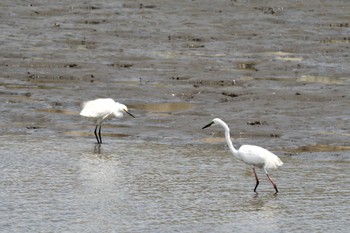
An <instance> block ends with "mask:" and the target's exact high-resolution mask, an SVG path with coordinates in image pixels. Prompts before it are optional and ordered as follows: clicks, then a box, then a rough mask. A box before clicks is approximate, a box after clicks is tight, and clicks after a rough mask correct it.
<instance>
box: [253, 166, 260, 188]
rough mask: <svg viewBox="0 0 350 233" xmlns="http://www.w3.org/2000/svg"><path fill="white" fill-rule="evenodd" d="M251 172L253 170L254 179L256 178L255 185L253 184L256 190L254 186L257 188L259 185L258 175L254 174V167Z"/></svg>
mask: <svg viewBox="0 0 350 233" xmlns="http://www.w3.org/2000/svg"><path fill="white" fill-rule="evenodd" d="M253 172H254V175H255V179H256V185H255V188H254V192H256V188H257V187H258V185H259V178H258V176H257V175H256V171H255V167H253Z"/></svg>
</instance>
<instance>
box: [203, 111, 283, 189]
mask: <svg viewBox="0 0 350 233" xmlns="http://www.w3.org/2000/svg"><path fill="white" fill-rule="evenodd" d="M211 125H221V126H222V127H223V128H224V129H225V138H226V142H227V145H228V147H229V148H230V151H231V152H232V154H233V155H234V156H235V157H236V158H237V159H239V160H241V161H243V162H244V163H246V164H248V165H252V166H253V172H254V176H255V179H256V185H255V188H254V192H256V188H257V187H258V185H259V178H258V176H257V174H256V171H255V168H256V167H258V168H263V170H264V171H265V174H266V175H267V178H268V179H269V181H270V182H271V184H272V186H273V188H274V189H275V190H276V193H278V189H277V185H276V183H275V182H274V181H273V180H272V179H271V177H270V176H269V173H268V171H267V170H268V169H276V168H277V167H279V166H281V165H282V164H283V162H282V161H281V160H280V158H278V157H277V155H275V154H273V153H272V152H270V151H268V150H266V149H264V148H262V147H260V146H254V145H242V146H241V147H240V148H239V149H238V150H236V149H235V148H234V146H233V144H232V141H231V136H230V128H229V127H228V126H227V124H226V123H225V122H224V121H223V120H221V119H219V118H215V119H213V121H212V122H210V123H209V124H207V125H205V126H204V127H203V128H202V129H205V128H207V127H209V126H211Z"/></svg>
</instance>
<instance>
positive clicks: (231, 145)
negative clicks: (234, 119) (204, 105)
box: [221, 122, 240, 159]
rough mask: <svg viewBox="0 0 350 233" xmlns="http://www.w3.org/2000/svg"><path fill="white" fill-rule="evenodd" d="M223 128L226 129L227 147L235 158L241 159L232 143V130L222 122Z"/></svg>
mask: <svg viewBox="0 0 350 233" xmlns="http://www.w3.org/2000/svg"><path fill="white" fill-rule="evenodd" d="M221 126H222V127H223V128H224V129H225V138H226V142H227V145H228V147H229V148H230V151H231V152H232V154H233V155H234V156H235V157H237V158H238V159H240V157H239V156H238V151H237V150H236V149H235V148H234V146H233V144H232V141H231V135H230V128H229V127H228V126H227V125H226V123H224V122H221Z"/></svg>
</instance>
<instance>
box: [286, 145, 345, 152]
mask: <svg viewBox="0 0 350 233" xmlns="http://www.w3.org/2000/svg"><path fill="white" fill-rule="evenodd" d="M284 150H285V151H286V152H290V153H303V152H336V151H349V150H350V146H332V145H322V144H318V145H307V146H301V147H298V148H287V149H284Z"/></svg>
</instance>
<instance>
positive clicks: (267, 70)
mask: <svg viewBox="0 0 350 233" xmlns="http://www.w3.org/2000/svg"><path fill="white" fill-rule="evenodd" d="M349 12H350V4H349V3H348V1H342V0H337V1H318V0H312V1H307V2H303V1H243V0H242V1H240V0H231V1H230V0H227V1H215V2H213V1H207V0H205V1H109V0H106V1H98V2H90V1H79V0H76V1H62V2H54V1H49V2H48V1H34V2H28V1H7V0H5V1H2V2H1V3H0V18H1V23H0V26H1V33H0V54H1V56H0V109H1V117H0V137H1V139H2V140H1V141H2V142H1V144H2V148H3V149H4V151H5V152H4V153H5V154H6V155H13V154H16V153H19V154H24V152H23V151H21V152H18V151H17V149H18V147H26V145H28V144H31V145H32V146H33V145H37V147H38V148H40V144H41V142H43V141H44V142H45V143H44V144H45V145H46V147H45V148H44V149H42V151H41V152H40V149H38V150H39V152H38V151H37V150H35V149H33V151H32V152H30V153H29V152H28V153H29V154H30V155H34V154H36V153H39V154H40V153H46V154H50V153H51V152H52V151H51V150H50V145H51V144H52V145H55V146H53V148H55V149H53V150H55V152H57V151H58V150H60V149H59V148H60V147H59V146H57V145H61V146H62V147H64V148H65V150H67V149H69V148H71V149H72V151H74V152H77V146H78V147H79V146H83V145H85V144H87V145H91V147H93V145H94V143H95V138H94V135H93V129H94V125H93V123H92V122H90V121H88V120H87V119H83V118H81V117H80V116H79V112H80V110H81V103H82V102H83V101H86V100H91V99H95V98H104V97H108V98H113V99H115V100H116V101H119V102H121V103H123V104H125V105H127V106H128V108H129V110H130V112H131V113H133V114H134V115H135V116H136V118H135V119H134V118H131V117H129V116H127V115H126V116H124V118H123V119H121V120H116V119H114V120H112V121H109V122H106V124H105V125H104V126H103V139H104V142H106V144H105V145H102V146H103V148H102V152H107V154H111V153H112V152H111V151H110V150H112V149H116V150H117V148H118V145H114V144H118V143H119V144H121V145H122V147H123V148H129V150H130V148H132V147H133V146H132V145H133V144H134V143H136V144H137V143H138V145H140V144H150V145H153V144H155V145H158V144H159V145H163V146H164V145H167V146H168V147H170V148H173V147H176V146H178V147H179V148H183V149H182V150H186V149H184V148H187V147H189V146H191V145H192V146H194V147H196V148H198V150H197V149H196V150H193V149H191V150H190V151H191V153H193V154H194V155H197V153H198V154H201V153H202V152H203V151H204V150H210V151H212V153H215V152H216V151H218V150H222V151H224V152H226V153H227V154H228V152H227V151H225V150H226V148H225V146H224V144H225V142H224V138H223V132H222V129H221V128H210V129H206V130H202V129H201V128H202V127H203V126H204V125H205V124H207V123H209V122H210V121H211V120H212V119H213V118H215V117H219V118H221V119H223V120H224V121H226V122H227V124H228V125H229V126H230V128H231V130H232V135H231V136H232V138H234V140H235V141H234V144H235V145H240V144H257V145H260V146H263V147H265V148H268V149H270V150H271V151H273V152H275V153H277V154H279V155H280V156H281V158H282V160H283V161H285V160H287V161H289V162H290V163H293V161H294V160H293V158H294V157H293V156H297V155H301V156H306V157H307V156H314V155H316V156H319V154H321V155H322V156H326V158H327V156H330V157H333V156H335V157H337V156H340V157H341V158H345V159H344V161H345V162H344V161H343V162H344V163H348V160H346V158H347V156H348V154H349V150H350V149H349V146H350V145H349V138H350V128H349V125H350V108H349V104H350V94H349V93H350V92H349V87H350V79H349V75H350V68H349V67H350V66H349V47H350V43H349V41H350V36H349V33H350V28H349V23H350V22H349V21H350V19H349ZM12 141H14V142H16V143H14V145H15V146H16V147H17V148H16V149H15V150H13V151H12V150H11V149H10V147H7V146H5V145H6V144H7V143H8V142H12ZM20 142H22V144H21V143H20ZM50 142H52V143H50ZM57 142H60V143H59V144H57ZM65 142H66V146H65V145H64V144H65ZM73 142H76V145H75V144H74V143H73ZM126 145H129V146H126ZM163 146H162V147H161V148H163ZM34 147H35V146H34ZM83 148H85V147H84V146H83ZM131 150H132V149H131ZM163 150H165V151H167V150H166V149H164V148H163ZM202 150H203V151H202ZM84 151H85V152H86V149H84ZM137 151H138V152H140V151H142V149H140V148H138V149H137ZM149 151H150V150H148V152H147V153H150V152H149ZM152 151H153V153H155V154H157V153H160V154H162V153H163V152H161V151H159V150H157V147H156V148H155V149H154V150H153V149H152ZM55 152H53V154H55ZM85 152H84V153H85ZM95 152H96V151H95ZM98 152H101V151H100V150H98ZM65 153H68V152H67V151H66V152H65ZM77 153H78V154H79V152H77ZM130 153H131V154H133V151H130ZM171 153H172V154H175V152H173V151H172V152H171ZM183 153H185V152H183ZM186 153H189V152H186ZM186 153H185V154H186ZM80 155H81V154H80ZM81 156H86V154H83V155H81ZM110 156H111V157H113V155H110ZM3 158H5V157H3ZM303 158H305V157H303ZM156 159H159V158H156ZM54 160H55V159H54V158H52V161H54ZM321 160H322V159H321ZM184 161H186V159H184ZM197 162H198V161H197ZM294 162H296V161H294ZM14 163H15V162H14ZM286 164H288V163H286ZM12 165H13V164H12ZM299 165H300V164H299ZM4 166H5V165H4ZM9 166H10V167H11V164H10V165H9ZM180 169H181V168H180ZM318 169H319V168H315V170H318ZM10 170H11V169H10ZM283 174H284V175H287V174H286V172H285V173H283ZM208 175H209V174H208ZM236 175H237V174H236ZM280 176H282V175H281V174H280ZM287 176H288V175H287ZM245 179H247V177H245ZM248 179H249V178H248ZM296 198H297V197H296ZM179 201H180V200H179ZM140 205H141V204H140ZM223 205H226V204H225V203H223ZM285 214H287V213H285ZM214 217H215V215H214ZM190 219H191V217H190ZM126 221H129V219H126ZM151 222H152V221H151V220H150V221H149V222H146V223H145V225H148V224H151ZM159 224H160V225H161V223H159ZM310 224H317V222H312V223H310ZM192 227H193V228H191V229H192V230H194V231H196V230H199V231H200V230H203V228H201V227H195V226H192ZM230 227H231V225H230V224H228V225H227V228H230ZM10 229H11V228H10ZM12 229H16V228H12ZM120 229H123V228H120ZM161 229H162V230H165V231H166V230H167V229H166V228H161ZM169 229H170V231H171V230H174V229H171V228H169ZM169 229H168V230H169ZM175 229H180V230H181V228H175ZM209 229H212V230H213V228H209ZM214 229H216V228H214ZM223 229H226V228H225V227H224V228H222V230H223ZM241 229H243V230H245V231H246V230H248V231H249V229H247V228H241ZM277 229H281V228H277ZM291 229H292V228H290V229H289V230H291ZM17 230H18V229H17ZM45 230H48V229H45ZM124 230H126V231H132V227H131V226H130V228H125V229H124ZM138 230H140V229H138ZM182 230H183V229H182ZM204 230H205V229H204ZM216 230H218V229H216ZM274 230H276V228H273V229H272V230H271V229H268V230H267V232H274ZM284 230H286V229H284ZM293 230H298V229H293ZM299 230H300V229H299ZM314 230H315V229H314ZM286 231H288V229H287V230H286ZM340 231H341V230H340ZM150 232H151V231H150ZM218 232H220V230H218ZM221 232H222V231H221Z"/></svg>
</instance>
